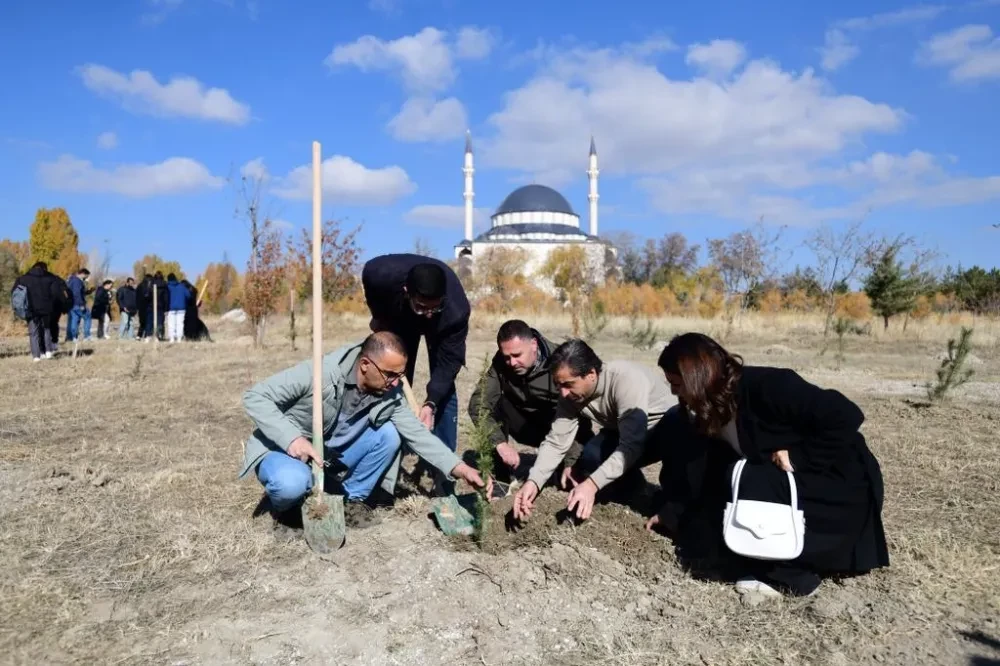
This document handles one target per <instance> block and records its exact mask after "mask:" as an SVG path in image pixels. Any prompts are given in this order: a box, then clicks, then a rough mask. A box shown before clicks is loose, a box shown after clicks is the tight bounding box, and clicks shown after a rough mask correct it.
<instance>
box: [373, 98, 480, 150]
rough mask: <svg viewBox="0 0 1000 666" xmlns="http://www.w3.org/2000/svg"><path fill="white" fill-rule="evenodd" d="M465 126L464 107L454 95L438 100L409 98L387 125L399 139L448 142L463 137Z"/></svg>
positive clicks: (467, 123)
mask: <svg viewBox="0 0 1000 666" xmlns="http://www.w3.org/2000/svg"><path fill="white" fill-rule="evenodd" d="M468 126H469V121H468V117H467V116H466V113H465V107H464V106H462V103H461V102H460V101H458V99H456V98H454V97H449V98H448V99H444V100H441V101H439V102H436V101H434V100H433V99H430V98H427V97H411V98H410V99H408V100H406V103H404V104H403V108H402V109H401V110H400V112H399V113H398V114H397V115H396V117H394V118H393V119H392V120H390V121H389V125H388V127H389V131H390V132H391V133H392V136H393V137H395V138H396V139H398V140H400V141H447V140H449V139H454V138H456V137H460V136H462V135H463V134H464V133H465V128H466V127H468Z"/></svg>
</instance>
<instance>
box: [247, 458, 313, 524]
mask: <svg viewBox="0 0 1000 666" xmlns="http://www.w3.org/2000/svg"><path fill="white" fill-rule="evenodd" d="M272 455H277V454H272ZM267 462H268V461H267V460H266V459H265V460H264V461H262V462H261V468H260V469H259V470H258V473H257V474H258V478H259V479H260V481H261V483H263V485H264V492H266V493H267V496H268V498H269V499H270V500H271V504H272V505H273V506H274V508H275V509H277V510H279V511H280V510H282V509H286V508H288V507H289V506H291V505H293V504H295V503H296V502H298V501H299V500H300V499H302V498H303V497H304V496H305V495H306V493H308V492H309V491H310V490H311V489H312V483H313V476H312V472H311V471H310V469H309V467H308V466H307V465H306V464H305V463H302V462H300V461H298V460H295V459H294V458H291V459H289V460H288V461H282V462H283V463H284V464H281V465H266V463H267ZM291 463H296V464H291Z"/></svg>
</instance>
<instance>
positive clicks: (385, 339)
mask: <svg viewBox="0 0 1000 666" xmlns="http://www.w3.org/2000/svg"><path fill="white" fill-rule="evenodd" d="M387 351H391V352H396V353H397V354H401V355H402V356H403V358H406V357H407V354H406V345H405V344H403V339H402V338H401V337H399V336H398V335H396V334H395V333H393V332H392V331H377V332H375V333H372V334H371V335H369V336H368V337H367V338H365V341H364V342H362V343H361V355H362V356H367V357H368V358H372V359H376V358H381V357H382V354H384V353H385V352H387Z"/></svg>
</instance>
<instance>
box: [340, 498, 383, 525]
mask: <svg viewBox="0 0 1000 666" xmlns="http://www.w3.org/2000/svg"><path fill="white" fill-rule="evenodd" d="M344 522H345V523H347V526H348V527H350V528H353V529H356V530H364V529H368V528H369V527H374V526H375V525H378V524H379V523H380V522H382V518H381V516H379V515H378V514H377V513H376V512H375V509H373V508H372V506H371V505H370V504H369V503H368V502H365V501H364V500H347V502H345V503H344Z"/></svg>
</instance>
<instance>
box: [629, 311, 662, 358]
mask: <svg viewBox="0 0 1000 666" xmlns="http://www.w3.org/2000/svg"><path fill="white" fill-rule="evenodd" d="M659 337H660V331H659V329H657V328H656V326H655V325H654V324H653V320H652V319H647V320H646V321H645V323H644V324H640V323H639V317H638V315H637V314H634V313H633V314H632V316H631V317H629V330H628V332H627V333H626V334H625V339H626V340H628V342H629V344H630V345H632V346H633V347H635V348H636V349H638V350H639V351H648V350H650V349H652V348H653V347H654V346H655V345H656V341H657V339H658V338H659Z"/></svg>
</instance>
